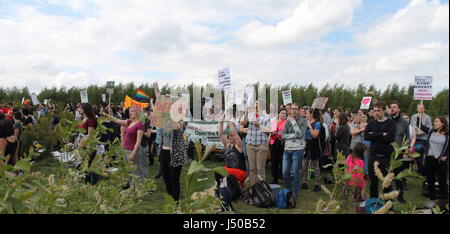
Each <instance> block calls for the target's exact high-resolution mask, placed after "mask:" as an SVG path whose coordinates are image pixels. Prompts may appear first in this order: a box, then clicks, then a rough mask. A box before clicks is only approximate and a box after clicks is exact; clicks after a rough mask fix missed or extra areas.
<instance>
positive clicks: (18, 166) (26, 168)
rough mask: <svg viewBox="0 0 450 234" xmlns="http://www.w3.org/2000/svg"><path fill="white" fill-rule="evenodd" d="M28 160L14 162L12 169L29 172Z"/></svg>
mask: <svg viewBox="0 0 450 234" xmlns="http://www.w3.org/2000/svg"><path fill="white" fill-rule="evenodd" d="M30 168H31V166H30V162H29V161H27V160H20V161H19V162H17V163H16V165H15V166H14V169H16V170H22V171H24V172H29V171H30Z"/></svg>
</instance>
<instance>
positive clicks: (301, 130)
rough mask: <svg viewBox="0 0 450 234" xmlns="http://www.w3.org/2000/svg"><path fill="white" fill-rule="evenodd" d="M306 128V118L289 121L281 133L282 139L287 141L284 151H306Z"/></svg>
mask: <svg viewBox="0 0 450 234" xmlns="http://www.w3.org/2000/svg"><path fill="white" fill-rule="evenodd" d="M306 128H307V127H306V120H305V118H301V117H297V119H296V120H294V119H288V120H287V121H286V125H285V127H284V129H283V131H282V132H281V137H282V139H284V140H286V142H285V145H284V149H285V150H288V151H297V150H304V149H305V146H306V141H305V135H306Z"/></svg>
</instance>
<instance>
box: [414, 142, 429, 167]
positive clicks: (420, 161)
mask: <svg viewBox="0 0 450 234" xmlns="http://www.w3.org/2000/svg"><path fill="white" fill-rule="evenodd" d="M418 143H419V144H421V145H422V146H423V148H422V150H419V152H418V153H419V154H420V157H417V158H416V160H415V161H416V163H417V170H418V171H419V173H420V174H422V175H426V171H425V166H424V161H425V159H424V157H425V156H424V155H425V153H426V145H427V140H423V139H417V140H416V144H418Z"/></svg>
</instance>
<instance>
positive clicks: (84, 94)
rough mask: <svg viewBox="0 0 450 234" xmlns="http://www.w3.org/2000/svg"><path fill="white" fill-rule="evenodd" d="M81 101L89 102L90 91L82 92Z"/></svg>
mask: <svg viewBox="0 0 450 234" xmlns="http://www.w3.org/2000/svg"><path fill="white" fill-rule="evenodd" d="M80 97H81V103H88V102H89V101H88V93H87V90H83V91H81V92H80Z"/></svg>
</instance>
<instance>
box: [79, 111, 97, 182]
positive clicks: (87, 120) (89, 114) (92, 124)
mask: <svg viewBox="0 0 450 234" xmlns="http://www.w3.org/2000/svg"><path fill="white" fill-rule="evenodd" d="M82 110H83V115H84V119H83V122H82V123H81V124H80V125H78V128H83V129H85V130H86V132H85V137H84V138H83V139H82V140H81V141H80V143H79V146H83V144H84V142H85V141H86V139H88V138H89V136H90V135H91V134H93V131H94V129H96V128H97V117H96V116H95V112H94V107H93V106H92V105H91V104H89V103H87V104H83V106H82ZM96 154H97V152H96V151H94V152H92V153H91V155H90V156H89V162H88V166H89V167H90V166H91V164H92V161H94V158H95V156H96ZM85 181H86V183H90V184H92V185H95V184H97V181H98V175H97V174H95V173H87V174H86V177H85Z"/></svg>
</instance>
